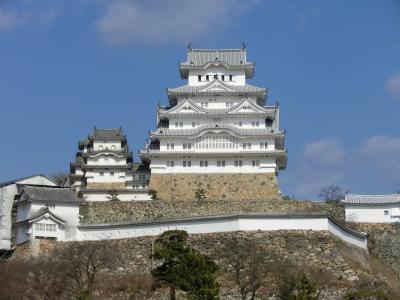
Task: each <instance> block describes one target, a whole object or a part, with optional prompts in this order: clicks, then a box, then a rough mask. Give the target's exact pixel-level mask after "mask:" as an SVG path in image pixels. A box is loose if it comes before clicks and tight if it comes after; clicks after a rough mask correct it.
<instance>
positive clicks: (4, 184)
mask: <svg viewBox="0 0 400 300" xmlns="http://www.w3.org/2000/svg"><path fill="white" fill-rule="evenodd" d="M36 176H42V177H45V178H47V179H48V180H50V181H52V182H54V183H56V182H55V181H54V180H52V179H50V178H49V177H47V176H45V175H43V174H37V175H32V176H27V177H21V178H17V179H13V180H9V181H5V182H1V183H0V188H1V187H4V186H7V185H10V184H14V183H18V182H19V181H23V180H26V179H29V178H33V177H36Z"/></svg>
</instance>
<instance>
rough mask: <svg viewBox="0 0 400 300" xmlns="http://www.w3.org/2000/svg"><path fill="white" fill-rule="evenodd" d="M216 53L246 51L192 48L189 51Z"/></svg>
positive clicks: (244, 50)
mask: <svg viewBox="0 0 400 300" xmlns="http://www.w3.org/2000/svg"><path fill="white" fill-rule="evenodd" d="M191 51H192V52H193V51H195V52H217V51H225V52H238V51H243V52H246V49H243V48H221V49H218V48H192V49H190V50H189V52H191Z"/></svg>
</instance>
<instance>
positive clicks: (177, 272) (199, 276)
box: [151, 230, 219, 300]
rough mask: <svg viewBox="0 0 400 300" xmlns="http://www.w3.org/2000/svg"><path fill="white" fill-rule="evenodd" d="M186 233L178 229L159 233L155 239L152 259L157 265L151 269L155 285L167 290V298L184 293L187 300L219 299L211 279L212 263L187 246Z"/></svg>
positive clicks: (214, 282) (213, 280)
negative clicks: (158, 262)
mask: <svg viewBox="0 0 400 300" xmlns="http://www.w3.org/2000/svg"><path fill="white" fill-rule="evenodd" d="M187 237H188V234H187V232H186V231H182V230H171V231H166V232H164V233H162V234H161V235H160V236H159V237H158V238H157V240H156V244H155V249H154V254H153V255H152V257H153V258H154V259H156V260H158V261H160V262H161V265H160V266H158V267H157V268H155V269H154V270H152V272H151V273H152V275H153V277H154V278H155V280H156V282H162V283H165V284H167V285H168V286H169V288H170V299H171V300H175V299H176V290H177V289H180V290H182V291H184V292H186V294H187V297H188V299H191V300H214V299H215V300H217V299H219V296H218V294H219V284H218V282H216V280H215V275H214V274H215V272H216V270H217V266H216V264H215V263H214V262H213V261H212V260H211V259H210V258H208V257H207V256H205V255H203V254H201V253H200V252H198V251H197V250H194V249H192V248H190V247H189V246H187V244H186V240H187Z"/></svg>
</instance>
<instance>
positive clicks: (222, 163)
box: [217, 160, 225, 167]
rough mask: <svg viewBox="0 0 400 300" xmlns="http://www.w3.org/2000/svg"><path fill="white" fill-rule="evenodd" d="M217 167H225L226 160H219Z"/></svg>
mask: <svg viewBox="0 0 400 300" xmlns="http://www.w3.org/2000/svg"><path fill="white" fill-rule="evenodd" d="M217 167H225V161H224V160H218V161H217Z"/></svg>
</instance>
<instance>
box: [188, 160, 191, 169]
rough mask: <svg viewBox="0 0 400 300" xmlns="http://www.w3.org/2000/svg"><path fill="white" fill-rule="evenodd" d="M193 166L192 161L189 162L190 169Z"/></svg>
mask: <svg viewBox="0 0 400 300" xmlns="http://www.w3.org/2000/svg"><path fill="white" fill-rule="evenodd" d="M191 166H192V161H190V160H189V161H188V167H189V168H190V167H191Z"/></svg>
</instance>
